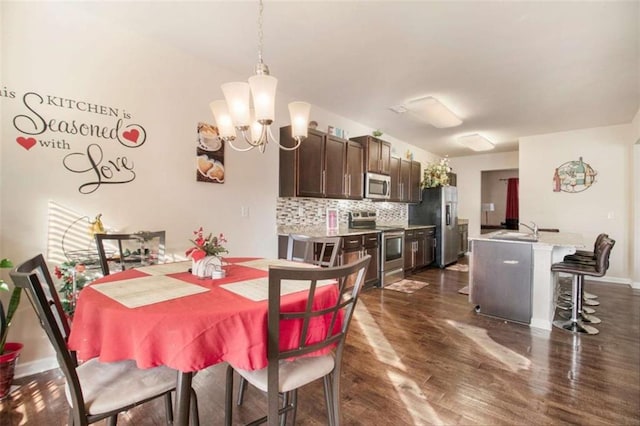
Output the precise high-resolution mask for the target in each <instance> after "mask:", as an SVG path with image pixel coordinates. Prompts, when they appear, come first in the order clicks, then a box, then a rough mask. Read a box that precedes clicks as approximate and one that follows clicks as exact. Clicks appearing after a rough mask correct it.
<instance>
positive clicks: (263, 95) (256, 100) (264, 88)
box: [249, 75, 278, 123]
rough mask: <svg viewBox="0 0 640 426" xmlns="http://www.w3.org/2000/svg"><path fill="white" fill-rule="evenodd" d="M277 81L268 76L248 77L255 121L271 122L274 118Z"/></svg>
mask: <svg viewBox="0 0 640 426" xmlns="http://www.w3.org/2000/svg"><path fill="white" fill-rule="evenodd" d="M277 86H278V79H277V78H275V77H272V76H270V75H254V76H251V77H249V87H251V94H252V95H253V107H254V108H255V113H256V120H258V121H259V122H262V121H265V122H268V123H271V122H273V119H274V117H275V104H276V87H277Z"/></svg>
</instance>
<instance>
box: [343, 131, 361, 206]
mask: <svg viewBox="0 0 640 426" xmlns="http://www.w3.org/2000/svg"><path fill="white" fill-rule="evenodd" d="M346 152H347V154H346V160H345V172H344V179H345V192H344V198H348V199H351V200H361V199H362V196H363V194H364V163H363V161H364V148H363V147H362V144H361V143H359V142H354V141H347V142H346Z"/></svg>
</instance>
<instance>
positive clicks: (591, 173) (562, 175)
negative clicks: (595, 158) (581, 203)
mask: <svg viewBox="0 0 640 426" xmlns="http://www.w3.org/2000/svg"><path fill="white" fill-rule="evenodd" d="M597 175H598V172H597V171H595V170H594V169H593V167H591V165H590V164H588V163H586V162H584V160H583V159H582V157H580V158H579V159H578V160H574V161H567V162H566V163H563V164H561V165H559V166H558V167H556V170H555V171H554V172H553V192H569V193H576V192H582V191H586V190H587V189H589V188H590V187H591V185H593V184H594V183H595V182H596V176H597Z"/></svg>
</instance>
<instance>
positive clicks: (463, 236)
mask: <svg viewBox="0 0 640 426" xmlns="http://www.w3.org/2000/svg"><path fill="white" fill-rule="evenodd" d="M458 235H459V236H460V246H459V247H460V248H459V250H458V256H464V255H465V253H466V252H467V251H469V242H468V240H469V225H468V224H466V223H464V224H458Z"/></svg>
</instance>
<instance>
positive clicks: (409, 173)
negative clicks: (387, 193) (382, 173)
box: [389, 157, 422, 203]
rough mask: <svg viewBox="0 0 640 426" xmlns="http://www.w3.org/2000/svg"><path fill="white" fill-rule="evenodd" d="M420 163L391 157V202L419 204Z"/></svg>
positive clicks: (420, 192)
mask: <svg viewBox="0 0 640 426" xmlns="http://www.w3.org/2000/svg"><path fill="white" fill-rule="evenodd" d="M420 167H421V165H420V162H418V161H409V160H405V159H402V158H400V157H391V164H390V167H389V174H390V177H391V198H390V199H389V201H396V202H400V203H418V202H420V197H421V195H422V191H421V190H420Z"/></svg>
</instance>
